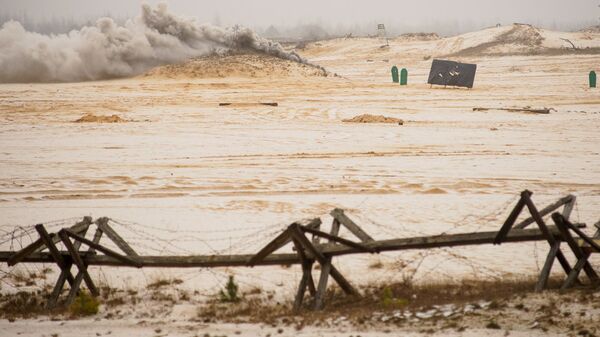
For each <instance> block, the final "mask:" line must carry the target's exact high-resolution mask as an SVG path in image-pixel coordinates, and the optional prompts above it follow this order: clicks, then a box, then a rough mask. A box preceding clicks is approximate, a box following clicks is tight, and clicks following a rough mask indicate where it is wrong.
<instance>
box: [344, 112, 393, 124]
mask: <svg viewBox="0 0 600 337" xmlns="http://www.w3.org/2000/svg"><path fill="white" fill-rule="evenodd" d="M342 122H344V123H389V124H399V125H402V124H404V121H403V120H401V119H399V118H394V117H386V116H383V115H370V114H364V115H359V116H355V117H352V118H350V119H344V120H342Z"/></svg>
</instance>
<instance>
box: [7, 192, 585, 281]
mask: <svg viewBox="0 0 600 337" xmlns="http://www.w3.org/2000/svg"><path fill="white" fill-rule="evenodd" d="M517 198H518V197H510V198H508V199H507V200H506V201H504V202H503V203H502V204H500V205H499V206H498V207H495V208H494V209H493V210H492V211H488V212H485V213H484V214H467V215H465V216H464V217H462V218H461V219H459V220H458V221H452V222H451V224H452V227H451V228H449V229H447V230H446V231H443V232H442V233H441V234H442V235H443V234H448V233H449V232H451V231H453V230H456V229H458V228H464V227H467V226H473V227H474V228H475V230H474V231H477V230H479V229H481V228H482V227H484V226H487V225H489V223H490V222H493V221H497V220H498V219H499V217H500V216H502V215H503V214H506V213H507V212H508V209H509V207H510V206H511V205H513V204H515V203H516V199H517ZM365 200H366V198H365ZM365 200H363V201H362V202H361V203H360V204H362V203H364V201H365ZM575 211H576V214H577V217H578V218H579V209H578V207H577V204H576V205H575ZM355 216H356V217H358V218H359V220H362V222H366V223H367V225H371V226H373V227H374V228H377V230H378V231H380V232H383V233H384V234H386V235H389V236H392V237H398V234H399V233H401V234H403V235H412V236H421V235H425V231H423V230H419V229H415V228H412V227H410V226H408V225H406V224H403V223H400V224H395V225H394V226H391V225H387V224H384V223H380V222H377V221H374V220H373V219H371V218H370V217H369V216H367V215H366V214H364V213H362V212H360V211H357V212H356V214H352V217H355ZM81 219H82V217H72V218H65V219H58V220H52V221H47V222H43V224H44V226H46V227H47V228H48V229H56V228H59V227H65V226H71V225H73V224H74V223H75V222H76V221H80V220H81ZM365 220H366V221H365ZM109 223H110V224H111V225H112V226H114V227H115V228H116V230H117V232H119V233H122V235H123V237H124V238H125V239H126V241H128V242H130V243H131V244H132V246H133V247H135V248H136V249H141V250H142V251H144V252H152V253H153V254H156V255H158V256H160V255H165V254H168V255H182V254H185V255H194V254H200V253H202V252H209V253H210V254H213V255H225V254H229V255H232V254H241V253H252V252H255V251H258V250H259V249H260V248H262V246H264V245H265V244H266V243H267V242H269V241H271V240H272V239H273V238H274V237H275V236H276V235H277V234H279V233H280V232H281V231H282V230H284V229H285V228H286V226H287V225H288V224H289V223H278V224H271V225H260V226H235V227H229V228H222V229H215V230H210V229H206V230H204V229H202V230H197V229H186V228H176V229H173V228H165V227H160V226H156V225H148V224H140V223H137V222H133V221H127V220H122V219H114V218H110V219H109ZM123 231H125V232H126V233H123ZM36 237H37V233H36V231H35V229H34V227H33V226H12V227H11V228H9V226H7V225H4V226H1V227H0V247H2V246H4V245H8V246H9V249H10V250H11V251H18V250H20V249H23V248H24V247H26V246H27V245H28V244H30V243H31V242H33V241H35V238H36ZM190 244H195V245H194V248H193V249H190V247H189V246H190ZM198 244H200V246H198ZM537 250H538V246H537V244H536V243H535V242H534V246H533V255H534V260H535V264H536V267H537V269H538V271H539V262H538V255H537ZM395 255H399V252H395ZM380 256H383V257H384V258H386V259H390V260H391V261H394V262H395V263H396V267H397V268H393V269H392V270H390V271H389V273H388V276H389V278H390V279H394V278H397V277H398V275H404V274H407V273H408V274H409V275H411V276H410V277H412V278H413V279H415V278H416V277H418V278H419V279H425V278H427V277H429V276H430V275H431V274H432V273H437V274H441V275H446V276H448V277H452V275H450V273H448V272H447V271H445V270H443V268H440V266H441V265H443V264H444V263H447V262H448V261H453V262H455V263H457V264H460V265H464V266H466V267H468V268H470V269H471V271H472V273H473V274H474V275H476V276H477V275H481V276H484V277H491V278H498V277H501V275H500V274H501V272H499V271H498V270H494V269H493V268H490V267H488V266H486V265H485V264H484V263H481V262H477V261H475V260H473V259H470V258H469V257H467V256H465V255H464V254H461V253H459V252H456V251H453V250H451V249H450V248H436V249H432V250H427V251H420V252H418V253H416V254H415V253H413V254H411V260H410V261H406V260H403V259H402V257H398V256H396V257H392V256H385V255H383V254H381V255H380ZM433 256H436V257H437V258H440V259H441V260H440V261H437V262H435V263H434V264H433V265H431V264H430V265H429V266H428V267H427V268H426V269H423V266H424V261H426V260H427V259H429V258H430V257H433ZM359 259H360V257H359ZM20 268H22V269H21V270H25V272H27V273H28V274H32V273H40V267H39V265H32V266H28V265H27V264H21V267H20ZM100 270H101V272H103V271H102V269H100ZM200 271H201V272H205V271H208V272H209V273H210V275H212V276H213V278H214V279H215V281H216V282H217V284H219V285H220V286H223V284H224V282H226V279H227V277H226V276H227V274H230V271H229V269H227V268H226V269H225V270H220V269H214V268H202V269H200ZM0 272H2V275H1V276H0V281H1V282H2V283H7V282H8V283H10V282H9V281H8V279H10V278H11V277H13V276H14V275H12V274H11V272H6V271H3V270H1V269H0ZM144 275H145V274H144ZM182 275H185V278H186V279H187V280H191V279H193V278H195V277H198V275H199V273H198V274H197V273H193V274H189V273H183V274H182ZM244 277H246V278H248V279H254V280H256V281H260V282H261V283H262V284H264V283H273V284H275V282H274V281H272V280H271V279H269V278H263V277H259V276H256V275H253V274H251V273H248V274H247V275H244ZM105 278H106V277H105ZM243 282H246V281H243ZM248 285H250V284H248Z"/></svg>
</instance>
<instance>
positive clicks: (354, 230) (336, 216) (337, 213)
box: [330, 208, 373, 242]
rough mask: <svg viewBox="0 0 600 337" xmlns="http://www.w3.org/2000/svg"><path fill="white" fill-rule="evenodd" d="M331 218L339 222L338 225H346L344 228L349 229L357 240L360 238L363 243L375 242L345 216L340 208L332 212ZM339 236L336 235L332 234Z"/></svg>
mask: <svg viewBox="0 0 600 337" xmlns="http://www.w3.org/2000/svg"><path fill="white" fill-rule="evenodd" d="M330 214H331V216H332V217H333V218H334V219H336V220H337V222H338V224H342V225H344V227H346V228H348V230H349V231H350V232H351V233H352V234H354V235H355V236H356V237H357V238H359V239H360V240H361V241H362V242H370V241H373V238H372V237H371V236H369V234H367V233H366V232H365V231H364V230H363V229H362V228H360V226H358V225H357V224H356V223H355V222H354V221H352V219H350V218H349V217H348V216H346V214H344V210H343V209H340V208H336V209H334V210H333V211H331V213H330ZM332 235H335V236H337V233H336V234H332Z"/></svg>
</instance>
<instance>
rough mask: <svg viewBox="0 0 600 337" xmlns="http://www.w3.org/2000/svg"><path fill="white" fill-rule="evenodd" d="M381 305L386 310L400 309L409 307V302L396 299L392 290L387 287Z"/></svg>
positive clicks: (382, 295)
mask: <svg viewBox="0 0 600 337" xmlns="http://www.w3.org/2000/svg"><path fill="white" fill-rule="evenodd" d="M381 304H382V305H383V306H384V307H386V308H399V307H403V306H406V305H408V300H407V299H405V298H395V297H394V293H393V292H392V289H391V288H389V287H385V288H383V293H382V294H381Z"/></svg>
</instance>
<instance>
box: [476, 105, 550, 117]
mask: <svg viewBox="0 0 600 337" xmlns="http://www.w3.org/2000/svg"><path fill="white" fill-rule="evenodd" d="M490 110H501V111H509V112H525V113H535V114H545V115H547V114H549V113H550V111H552V110H554V111H556V109H554V108H540V109H534V108H532V107H529V106H526V107H522V108H483V107H475V108H473V111H490Z"/></svg>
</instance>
